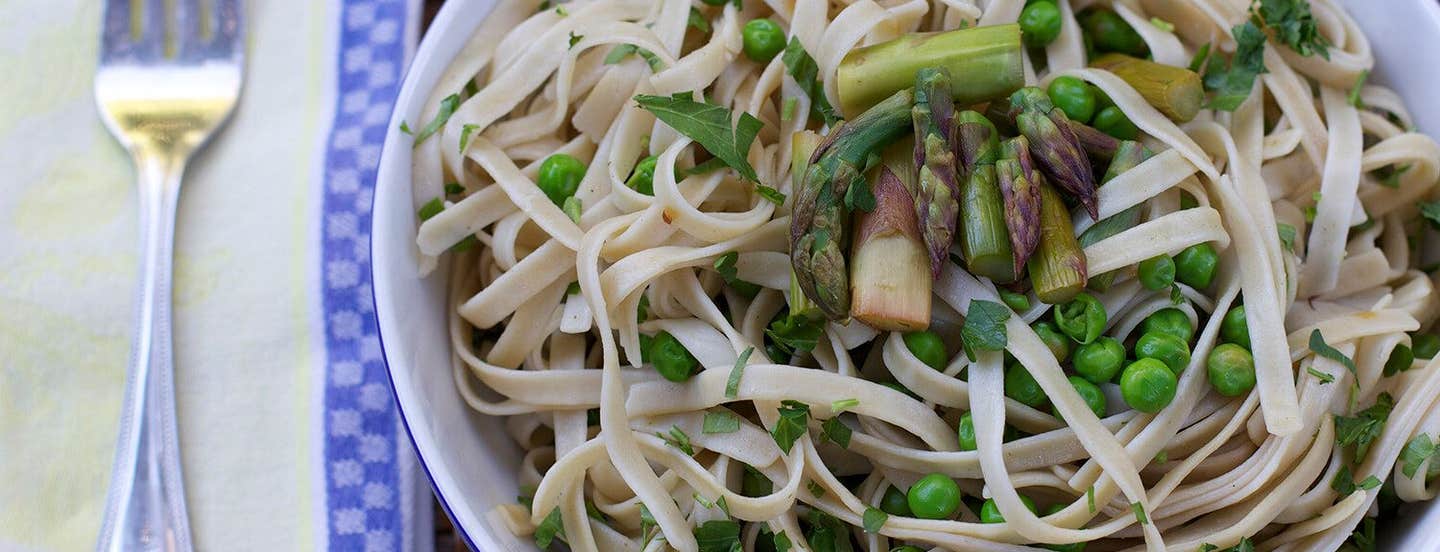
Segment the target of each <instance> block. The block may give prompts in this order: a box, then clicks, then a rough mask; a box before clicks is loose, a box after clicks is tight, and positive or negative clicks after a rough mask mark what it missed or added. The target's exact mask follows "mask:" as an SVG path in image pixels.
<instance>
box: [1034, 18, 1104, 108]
mask: <svg viewBox="0 0 1440 552" xmlns="http://www.w3.org/2000/svg"><path fill="white" fill-rule="evenodd" d="M1026 9H1029V8H1026ZM1046 91H1047V92H1048V93H1049V94H1050V101H1051V102H1053V103H1054V104H1055V107H1058V108H1060V109H1061V110H1064V111H1065V116H1067V117H1070V120H1072V121H1076V122H1080V123H1088V122H1090V118H1091V117H1094V116H1095V92H1094V91H1093V90H1092V87H1091V86H1090V85H1089V84H1087V83H1086V82H1085V81H1083V80H1080V79H1079V78H1076V77H1059V78H1056V79H1055V80H1053V81H1050V87H1049V88H1048V89H1046Z"/></svg>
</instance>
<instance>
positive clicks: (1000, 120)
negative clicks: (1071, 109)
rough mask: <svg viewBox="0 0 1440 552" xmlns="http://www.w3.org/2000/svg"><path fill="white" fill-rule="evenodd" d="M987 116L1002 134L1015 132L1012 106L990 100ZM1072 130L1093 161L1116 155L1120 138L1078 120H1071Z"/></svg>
mask: <svg viewBox="0 0 1440 552" xmlns="http://www.w3.org/2000/svg"><path fill="white" fill-rule="evenodd" d="M985 117H986V118H988V119H990V122H992V123H995V126H996V127H998V128H999V129H1000V133H1001V134H1015V133H1017V132H1018V130H1017V129H1016V128H1015V124H1014V123H1015V121H1014V120H1013V119H1012V118H1011V116H1010V106H1009V105H1008V104H1002V103H1000V102H990V105H989V107H988V108H987V109H986V110H985ZM1070 130H1071V131H1073V132H1075V138H1076V139H1077V140H1078V141H1079V143H1080V149H1083V150H1085V153H1086V154H1088V155H1089V156H1090V160H1091V161H1096V162H1101V163H1104V162H1106V161H1108V160H1109V159H1110V158H1111V157H1112V156H1114V155H1115V148H1116V147H1119V145H1120V139H1119V138H1116V137H1114V136H1111V135H1109V134H1105V133H1104V132H1101V131H1100V130H1097V129H1096V128H1095V127H1092V126H1090V125H1087V124H1085V123H1081V122H1078V121H1070Z"/></svg>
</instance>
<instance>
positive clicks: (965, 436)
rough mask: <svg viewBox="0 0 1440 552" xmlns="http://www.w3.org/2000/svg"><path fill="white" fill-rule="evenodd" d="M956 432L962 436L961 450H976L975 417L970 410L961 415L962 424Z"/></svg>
mask: <svg viewBox="0 0 1440 552" xmlns="http://www.w3.org/2000/svg"><path fill="white" fill-rule="evenodd" d="M955 433H957V434H958V435H959V437H960V450H975V448H976V445H975V419H974V418H973V417H971V416H970V413H969V412H966V413H964V414H961V415H960V426H959V427H957V428H956V429H955Z"/></svg>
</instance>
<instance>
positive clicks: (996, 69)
mask: <svg viewBox="0 0 1440 552" xmlns="http://www.w3.org/2000/svg"><path fill="white" fill-rule="evenodd" d="M1021 56H1022V47H1021V43H1020V26H1019V25H1015V24H1008V25H992V26H988V27H975V28H970V29H960V30H956V31H947V32H943V33H910V34H907V35H904V36H902V37H900V38H897V39H895V40H891V41H889V42H882V43H880V44H875V45H871V46H866V47H864V48H857V49H855V50H851V51H850V53H848V54H846V55H845V59H844V60H842V61H841V62H840V67H839V69H837V70H836V75H835V76H836V79H837V80H836V82H835V88H836V92H837V93H838V95H839V99H840V107H841V108H842V109H843V110H844V111H845V113H847V114H852V115H853V114H855V113H858V112H860V111H863V110H864V109H865V108H867V107H869V106H870V105H872V104H874V103H876V102H879V101H880V100H882V99H884V98H885V97H886V96H889V95H890V94H893V93H894V92H895V91H897V90H902V89H905V88H909V87H910V86H911V85H912V84H913V83H914V81H915V73H917V72H918V71H920V70H921V69H924V68H927V67H943V68H945V69H946V70H947V71H949V72H950V74H951V75H964V76H965V78H964V79H963V80H957V81H954V82H952V83H951V85H952V89H951V94H952V95H953V96H954V97H955V101H956V102H957V103H960V104H965V105H969V104H974V103H979V102H983V101H986V100H991V99H996V98H1003V97H1005V95H1007V94H1009V93H1011V92H1013V91H1015V89H1016V88H1020V87H1021V86H1024V84H1025V73H1024V69H1023V65H1022V63H1023V62H1022V60H1021Z"/></svg>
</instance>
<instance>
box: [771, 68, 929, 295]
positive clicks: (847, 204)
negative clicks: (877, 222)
mask: <svg viewBox="0 0 1440 552" xmlns="http://www.w3.org/2000/svg"><path fill="white" fill-rule="evenodd" d="M913 96H914V94H912V93H911V92H910V90H901V91H899V92H896V93H895V94H893V95H891V96H890V97H889V98H887V99H886V100H885V101H883V102H880V103H878V104H875V106H874V107H871V108H870V109H869V110H867V111H865V112H864V113H862V114H860V116H859V117H856V118H854V119H852V120H850V121H849V122H846V123H843V124H841V125H840V126H839V127H837V128H835V129H833V130H832V131H831V132H830V134H829V135H828V136H826V137H825V140H824V141H822V142H821V143H820V145H819V146H818V147H817V148H816V149H815V153H814V154H812V155H811V158H810V166H809V167H807V168H806V169H805V173H804V175H803V176H800V177H799V178H801V181H800V186H799V187H797V188H796V190H795V195H796V197H795V205H794V212H793V213H792V214H791V218H790V262H791V265H792V266H793V267H794V269H795V278H796V281H797V283H798V284H799V287H800V289H801V290H802V291H804V293H805V295H806V296H808V297H809V298H810V299H811V300H813V301H815V304H816V306H818V307H820V310H821V311H823V312H824V313H825V315H826V316H827V317H829V318H830V319H832V320H840V319H843V318H845V317H846V315H847V314H848V311H849V310H850V285H849V272H848V271H847V270H846V267H845V256H844V253H843V251H845V245H846V240H847V239H848V238H849V233H848V230H849V219H850V212H851V209H853V208H857V207H858V208H860V209H861V210H869V209H870V208H873V207H874V205H873V202H874V198H873V197H871V196H870V190H869V185H868V184H867V183H866V182H865V179H864V176H863V175H862V174H861V170H862V169H863V167H864V165H865V161H866V159H867V158H868V157H869V156H870V155H871V153H872V152H874V151H876V150H878V149H879V148H880V147H881V146H883V145H885V144H887V143H889V142H891V141H894V140H895V139H896V138H898V137H899V136H900V135H901V134H904V132H905V130H906V129H907V128H908V127H909V123H910V103H911V99H912V98H913Z"/></svg>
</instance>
